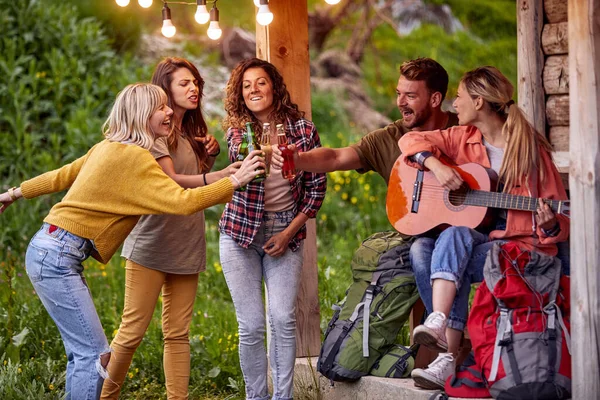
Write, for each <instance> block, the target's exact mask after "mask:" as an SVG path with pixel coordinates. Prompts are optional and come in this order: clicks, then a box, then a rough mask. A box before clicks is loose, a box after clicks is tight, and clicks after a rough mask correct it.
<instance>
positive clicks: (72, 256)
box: [25, 223, 110, 400]
mask: <svg viewBox="0 0 600 400" xmlns="http://www.w3.org/2000/svg"><path fill="white" fill-rule="evenodd" d="M50 227H51V226H50V225H48V224H46V223H45V224H44V225H43V226H42V228H41V229H40V230H39V231H38V232H37V233H36V234H35V236H34V237H33V239H31V242H30V243H29V247H28V248H27V254H26V256H25V265H26V269H27V275H28V276H29V279H30V280H31V283H32V284H33V287H34V289H35V291H36V293H37V295H38V296H39V298H40V300H41V301H42V304H44V307H46V310H47V311H48V314H50V317H52V319H53V320H54V322H55V323H56V326H57V327H58V330H59V332H60V335H61V337H62V340H63V343H64V346H65V350H66V352H67V360H68V361H67V384H66V393H67V397H66V398H67V399H73V400H79V399H90V400H92V399H97V398H99V397H100V391H101V390H102V383H103V381H104V377H105V376H106V370H105V369H104V368H103V367H102V365H101V363H100V356H101V355H102V354H105V353H109V352H110V348H109V346H108V341H107V340H106V336H105V334H104V330H103V329H102V325H101V324H100V319H99V318H98V314H97V313H96V309H95V308H94V303H93V301H92V297H91V295H90V291H89V289H88V287H87V284H86V282H85V279H84V277H83V265H81V263H82V262H83V261H84V260H85V259H86V258H88V256H89V255H90V252H91V250H92V243H91V242H90V241H89V240H87V239H83V238H81V237H79V236H76V235H73V234H71V233H69V232H67V231H65V230H64V229H60V228H55V227H53V228H52V229H50Z"/></svg>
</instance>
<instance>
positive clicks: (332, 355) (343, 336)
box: [322, 302, 365, 371]
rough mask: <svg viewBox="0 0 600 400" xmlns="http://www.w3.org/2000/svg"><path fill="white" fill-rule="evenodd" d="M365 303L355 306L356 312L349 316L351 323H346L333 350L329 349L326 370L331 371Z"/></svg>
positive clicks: (324, 366)
mask: <svg viewBox="0 0 600 400" xmlns="http://www.w3.org/2000/svg"><path fill="white" fill-rule="evenodd" d="M364 304H365V303H364V302H361V303H358V304H357V305H356V307H355V308H354V312H353V313H352V315H351V316H350V318H349V322H350V323H349V324H347V325H344V326H343V327H342V333H341V334H340V336H338V339H337V340H336V341H335V343H334V345H333V346H332V347H331V350H330V351H329V354H328V355H327V358H326V359H325V361H324V362H323V368H322V369H323V370H324V371H329V370H330V369H331V367H332V366H333V362H334V361H335V357H336V356H337V354H338V352H339V351H340V347H342V343H343V342H344V339H346V336H348V332H350V329H352V327H353V326H354V321H356V318H358V313H359V312H360V309H361V308H362V306H364Z"/></svg>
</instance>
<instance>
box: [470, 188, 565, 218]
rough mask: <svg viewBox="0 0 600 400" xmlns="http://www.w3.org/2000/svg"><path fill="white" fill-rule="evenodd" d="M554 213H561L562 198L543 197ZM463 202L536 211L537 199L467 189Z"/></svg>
mask: <svg viewBox="0 0 600 400" xmlns="http://www.w3.org/2000/svg"><path fill="white" fill-rule="evenodd" d="M543 200H544V203H546V204H548V205H549V206H550V208H551V209H552V211H553V212H554V213H558V214H560V213H562V211H563V210H562V207H563V203H564V202H563V201H562V200H549V199H543ZM463 204H466V205H469V206H480V207H492V208H504V209H509V210H522V211H536V210H537V209H538V206H539V199H537V198H535V197H527V196H517V195H514V194H510V193H496V192H485V191H482V190H467V191H466V192H465V199H464V202H463Z"/></svg>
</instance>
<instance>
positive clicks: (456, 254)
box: [410, 226, 502, 331]
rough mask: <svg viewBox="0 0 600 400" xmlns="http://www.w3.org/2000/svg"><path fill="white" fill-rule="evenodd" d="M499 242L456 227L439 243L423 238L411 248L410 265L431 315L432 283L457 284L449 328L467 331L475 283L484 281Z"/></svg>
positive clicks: (439, 239) (450, 229)
mask: <svg viewBox="0 0 600 400" xmlns="http://www.w3.org/2000/svg"><path fill="white" fill-rule="evenodd" d="M495 242H500V243H502V241H491V242H490V241H489V238H488V235H485V234H483V233H480V232H477V231H476V230H473V229H470V228H466V227H462V226H459V227H456V226H452V227H450V228H448V229H446V230H445V231H443V232H442V233H441V234H440V236H439V237H438V238H437V240H435V239H431V238H419V239H417V240H416V241H415V242H414V243H413V244H412V246H411V248H410V261H411V263H412V268H413V271H414V273H415V279H416V281H417V287H418V289H419V294H420V296H421V299H422V300H423V303H424V304H425V308H426V309H427V312H428V313H431V312H433V304H432V283H433V280H434V279H444V280H447V281H452V282H454V283H455V284H456V291H457V293H456V297H455V298H454V303H453V304H452V309H451V310H450V315H449V316H448V327H450V328H453V329H456V330H460V331H462V330H464V329H465V324H466V322H467V314H468V312H469V293H470V291H471V283H476V282H481V281H483V266H484V264H485V259H486V256H487V253H488V251H489V250H490V249H491V248H492V245H493V244H494V243H495Z"/></svg>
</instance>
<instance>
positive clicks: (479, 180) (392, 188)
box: [386, 157, 570, 235]
mask: <svg viewBox="0 0 600 400" xmlns="http://www.w3.org/2000/svg"><path fill="white" fill-rule="evenodd" d="M451 167H452V168H454V169H456V171H458V173H459V174H460V175H461V177H462V179H463V180H464V182H465V185H463V188H461V189H459V190H451V191H450V190H447V189H445V188H444V187H443V186H442V185H440V183H439V182H438V181H437V179H436V177H435V176H434V175H433V173H431V172H426V171H421V170H418V169H416V168H412V167H410V166H409V165H407V164H406V162H405V161H404V159H403V157H399V158H398V160H396V163H395V164H394V167H393V168H392V173H391V175H390V180H389V183H388V193H387V198H386V212H387V216H388V219H389V221H390V223H391V224H392V226H393V227H394V228H395V229H396V230H397V231H398V232H400V233H403V234H405V235H419V234H422V233H425V232H427V231H429V230H431V229H434V228H443V227H445V226H447V225H454V226H467V227H469V228H476V227H478V226H480V225H482V224H483V223H484V222H485V220H486V215H488V210H489V209H508V210H522V211H536V210H537V208H538V201H539V200H538V199H537V198H535V197H527V196H517V195H513V194H508V193H497V192H494V190H495V173H494V172H493V171H492V170H489V172H488V170H487V169H486V168H484V167H482V166H481V165H479V164H475V163H469V164H463V165H458V166H451ZM543 201H544V203H546V204H548V205H549V206H550V208H551V209H552V211H553V212H554V213H555V214H562V215H565V216H567V217H570V203H569V201H567V200H550V199H543ZM488 216H489V215H488Z"/></svg>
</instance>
